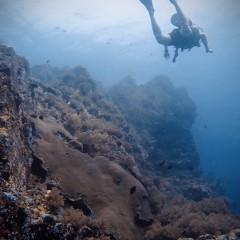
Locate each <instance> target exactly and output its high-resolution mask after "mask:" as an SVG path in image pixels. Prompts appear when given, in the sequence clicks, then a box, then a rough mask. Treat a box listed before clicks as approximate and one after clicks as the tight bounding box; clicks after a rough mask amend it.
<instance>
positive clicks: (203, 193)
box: [183, 184, 211, 202]
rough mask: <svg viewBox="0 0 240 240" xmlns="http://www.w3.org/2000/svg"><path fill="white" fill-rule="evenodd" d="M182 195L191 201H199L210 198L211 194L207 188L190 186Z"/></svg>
mask: <svg viewBox="0 0 240 240" xmlns="http://www.w3.org/2000/svg"><path fill="white" fill-rule="evenodd" d="M183 195H184V196H185V197H186V198H187V199H189V200H193V201H196V202H198V201H201V200H203V199H204V198H210V197H211V193H210V190H209V189H207V188H204V187H203V186H200V185H196V184H191V185H190V186H188V187H187V188H186V189H185V190H183Z"/></svg>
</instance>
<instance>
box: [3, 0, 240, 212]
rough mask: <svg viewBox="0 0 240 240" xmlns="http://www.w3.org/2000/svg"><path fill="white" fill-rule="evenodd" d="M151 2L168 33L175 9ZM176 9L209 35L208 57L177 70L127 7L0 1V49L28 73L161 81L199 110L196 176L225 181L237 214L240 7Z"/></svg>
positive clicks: (132, 4)
mask: <svg viewBox="0 0 240 240" xmlns="http://www.w3.org/2000/svg"><path fill="white" fill-rule="evenodd" d="M153 2H154V5H155V6H156V10H157V13H156V14H157V15H156V16H157V20H158V21H159V23H160V24H161V27H163V29H164V30H165V31H166V32H170V31H171V29H172V26H171V24H170V22H169V19H170V17H171V14H173V13H174V9H173V8H172V7H171V5H170V3H169V2H168V1H163V0H161V1H160V0H159V1H157V0H155V1H153ZM179 2H180V3H181V5H182V6H183V7H184V9H185V10H186V12H187V14H189V16H190V17H191V18H192V20H193V21H194V22H195V23H197V24H198V25H199V26H201V27H203V28H204V30H205V32H206V33H207V34H208V38H209V43H210V47H211V48H212V49H213V50H214V53H213V54H206V53H205V51H204V49H203V48H196V49H193V50H192V51H191V52H184V53H180V55H179V57H178V59H177V62H176V63H175V64H173V63H172V62H171V61H166V60H165V59H163V48H162V46H160V45H159V44H158V43H157V42H156V40H155V39H154V37H153V34H152V30H151V27H150V22H149V17H148V15H147V13H146V11H145V9H144V8H143V6H142V5H141V4H140V3H139V2H138V1H133V0H132V1H124V2H123V1H122V0H113V1H109V0H98V2H97V3H96V1H95V0H94V1H93V0H88V1H80V2H79V1H74V0H70V1H67V4H66V5H64V3H63V2H61V3H59V1H56V0H50V1H49V0H42V1H40V2H39V3H33V1H31V0H18V1H15V0H9V1H5V0H0V4H1V9H0V41H1V42H2V43H5V44H8V45H11V46H13V47H14V49H15V50H16V52H17V53H18V54H19V55H24V56H26V58H27V59H28V60H29V62H30V64H31V65H34V64H39V63H46V61H47V60H50V64H52V65H54V66H64V65H70V66H73V65H76V64H81V65H82V66H84V67H86V68H87V69H88V70H89V72H90V73H91V74H92V75H93V77H94V78H95V79H96V80H99V81H101V82H102V83H103V84H104V85H109V84H111V85H112V84H114V83H116V82H118V81H119V80H121V79H122V78H123V77H124V76H126V75H132V76H133V77H134V78H135V79H136V80H137V82H138V83H143V82H146V81H148V80H150V79H152V78H153V77H155V76H156V75H159V74H163V75H167V76H169V78H170V79H171V80H172V82H173V83H174V85H175V86H177V87H185V88H186V89H187V90H188V92H189V95H190V96H191V98H192V99H193V100H194V101H195V103H196V105H197V109H198V110H197V111H198V116H197V119H196V122H195V124H194V126H193V133H194V136H195V140H196V144H197V148H198V151H199V154H200V157H201V165H202V168H203V169H204V172H205V174H207V173H208V172H213V173H214V174H215V175H216V176H217V177H221V178H223V179H224V182H225V187H226V194H227V196H228V197H230V198H231V201H232V209H233V210H234V211H238V212H240V200H239V199H240V190H239V189H240V188H239V185H240V174H239V170H240V61H239V56H240V48H239V43H240V28H239V22H240V21H239V20H240V1H239V0H225V1H224V0H211V1H206V0H202V1H197V2H196V1H194V2H193V1H190V0H179ZM100 7H101V9H102V10H101V11H102V14H101V13H100V12H99V8H100ZM170 53H171V55H173V50H170Z"/></svg>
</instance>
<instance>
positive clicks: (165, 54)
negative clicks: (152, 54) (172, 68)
mask: <svg viewBox="0 0 240 240" xmlns="http://www.w3.org/2000/svg"><path fill="white" fill-rule="evenodd" d="M164 58H165V59H166V60H168V59H170V55H169V52H168V51H166V50H165V51H164Z"/></svg>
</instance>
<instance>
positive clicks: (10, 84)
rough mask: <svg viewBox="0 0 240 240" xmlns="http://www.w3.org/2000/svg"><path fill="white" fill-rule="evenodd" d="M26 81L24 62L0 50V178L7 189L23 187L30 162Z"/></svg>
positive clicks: (11, 51) (9, 48) (28, 109)
mask: <svg viewBox="0 0 240 240" xmlns="http://www.w3.org/2000/svg"><path fill="white" fill-rule="evenodd" d="M29 88H30V78H29V66H28V62H27V60H26V59H24V58H23V57H19V56H17V55H16V54H15V52H14V50H13V48H11V47H5V46H0V174H1V179H2V181H7V183H8V184H10V186H11V187H13V188H15V189H21V188H24V187H25V184H26V180H27V176H28V174H29V171H28V170H29V162H30V161H31V142H32V140H31V123H30V121H29V119H28V116H29V112H30V109H31V107H30V105H31V104H30V101H31V100H30V99H31V93H30V90H29Z"/></svg>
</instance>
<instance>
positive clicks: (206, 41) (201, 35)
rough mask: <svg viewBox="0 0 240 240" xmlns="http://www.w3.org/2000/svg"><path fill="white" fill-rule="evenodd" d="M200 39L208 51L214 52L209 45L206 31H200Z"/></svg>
mask: <svg viewBox="0 0 240 240" xmlns="http://www.w3.org/2000/svg"><path fill="white" fill-rule="evenodd" d="M200 39H201V41H202V43H203V45H204V47H205V49H206V52H207V53H213V50H212V49H210V48H209V46H208V39H207V35H206V34H205V33H203V32H202V33H200Z"/></svg>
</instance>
